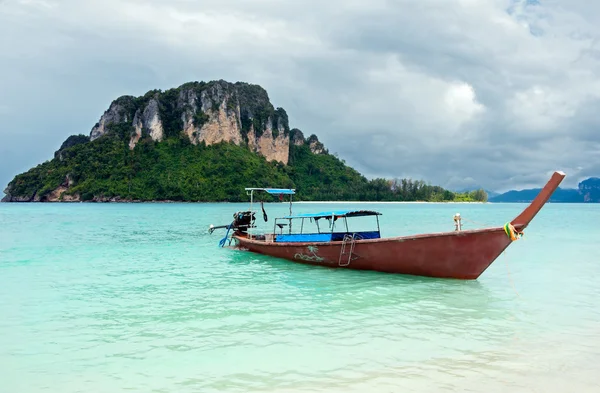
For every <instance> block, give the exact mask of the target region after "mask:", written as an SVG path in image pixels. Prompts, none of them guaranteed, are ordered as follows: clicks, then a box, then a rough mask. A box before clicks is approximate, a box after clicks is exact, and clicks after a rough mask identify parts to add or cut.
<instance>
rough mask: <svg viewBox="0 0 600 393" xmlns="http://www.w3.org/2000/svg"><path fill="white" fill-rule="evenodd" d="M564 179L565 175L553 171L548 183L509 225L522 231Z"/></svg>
mask: <svg viewBox="0 0 600 393" xmlns="http://www.w3.org/2000/svg"><path fill="white" fill-rule="evenodd" d="M564 178H565V173H564V172H562V171H555V172H554V173H553V174H552V177H550V180H548V183H546V185H545V186H544V188H542V190H541V191H540V192H539V193H538V195H537V196H536V197H535V199H534V200H533V201H531V203H530V204H529V206H527V207H526V208H525V210H523V211H522V212H521V214H519V215H518V216H517V217H515V219H513V220H512V221H511V222H510V224H511V225H512V226H513V227H515V228H516V229H517V230H519V231H522V230H523V229H525V228H526V227H527V225H529V223H530V222H531V220H533V218H534V217H535V216H536V215H537V214H538V212H539V211H540V210H541V209H542V207H543V206H544V205H545V204H546V202H548V200H549V199H550V197H551V196H552V194H553V193H554V191H556V189H557V188H558V186H559V185H560V183H561V182H562V180H563V179H564Z"/></svg>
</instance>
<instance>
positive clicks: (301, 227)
mask: <svg viewBox="0 0 600 393" xmlns="http://www.w3.org/2000/svg"><path fill="white" fill-rule="evenodd" d="M303 230H304V218H303V219H302V223H301V224H300V234H302V231H303Z"/></svg>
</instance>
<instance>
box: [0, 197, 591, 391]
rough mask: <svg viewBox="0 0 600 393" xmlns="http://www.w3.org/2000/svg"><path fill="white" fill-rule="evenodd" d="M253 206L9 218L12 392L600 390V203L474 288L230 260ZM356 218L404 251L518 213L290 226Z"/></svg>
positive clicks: (410, 209) (559, 214) (0, 341)
mask: <svg viewBox="0 0 600 393" xmlns="http://www.w3.org/2000/svg"><path fill="white" fill-rule="evenodd" d="M246 207H247V205H245V204H60V205H59V204H1V205H0V392H7V393H12V392H15V393H17V392H18V393H29V392H50V391H52V392H63V393H68V392H121V391H133V392H217V391H219V392H275V391H277V392H282V391H283V392H308V391H328V392H332V391H336V392H337V391H340V392H342V391H344V392H347V391H357V392H358V391H370V392H371V391H372V392H389V391H394V392H395V391H403V392H406V391H423V392H430V391H482V389H483V390H485V391H511V392H514V391H541V392H554V391H556V392H564V391H579V392H581V391H600V376H597V369H598V364H600V308H599V306H598V303H599V300H600V282H599V278H600V225H599V223H600V205H567V204H549V205H546V206H545V207H544V209H543V210H542V211H541V212H540V214H539V215H538V216H537V217H536V218H535V219H534V221H533V223H532V224H531V225H530V226H529V227H528V228H527V230H526V232H525V237H524V238H523V239H521V240H519V241H518V242H515V243H514V244H512V245H511V246H510V247H509V248H508V250H507V251H506V252H505V253H504V254H503V255H502V256H501V257H500V258H499V259H497V260H496V262H495V263H494V264H493V265H492V266H491V267H490V268H489V269H488V270H487V271H486V272H485V273H484V274H483V275H482V276H481V277H480V278H479V279H478V280H476V281H458V280H441V279H431V278H421V277H409V276H400V275H390V274H383V273H375V272H357V271H351V270H342V269H327V268H321V267H312V266H305V265H300V264H295V263H292V262H287V261H282V260H277V259H274V258H270V257H266V256H260V255H255V254H251V253H248V252H244V251H236V250H231V249H221V248H218V246H217V244H218V241H219V239H220V238H221V237H222V236H223V235H224V231H218V232H215V233H214V234H213V235H209V234H208V233H207V228H208V226H209V224H215V225H220V224H227V223H229V222H230V221H231V217H232V214H233V212H235V211H237V210H242V209H245V208H246ZM346 207H349V208H353V207H360V208H369V209H376V210H379V211H381V212H382V213H383V216H382V217H381V229H382V233H383V235H384V236H394V235H405V234H411V233H419V232H429V231H445V230H452V228H453V221H452V217H453V215H454V213H456V212H460V213H461V215H462V216H463V217H464V219H465V228H473V227H481V226H483V225H498V226H499V225H503V224H504V223H505V222H507V221H509V220H510V219H511V218H512V217H514V216H515V215H516V214H517V213H518V212H519V211H520V210H521V209H522V208H523V207H524V205H520V204H346V205H341V204H323V203H320V204H309V203H299V204H295V208H294V212H308V211H321V210H325V209H331V208H334V209H340V208H346ZM265 208H266V210H267V212H268V214H269V222H268V225H269V226H271V225H272V223H273V219H274V218H275V217H276V216H279V215H283V214H286V213H287V212H288V210H287V209H288V206H287V205H284V204H265ZM257 216H261V215H260V214H258V215H257ZM259 222H260V223H261V225H264V226H265V227H266V225H267V224H264V223H262V218H261V219H260V221H259ZM474 223H477V225H475V224H474Z"/></svg>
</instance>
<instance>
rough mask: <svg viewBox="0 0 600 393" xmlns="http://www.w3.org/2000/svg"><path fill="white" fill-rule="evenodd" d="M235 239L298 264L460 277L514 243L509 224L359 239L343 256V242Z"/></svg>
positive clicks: (485, 265)
mask: <svg viewBox="0 0 600 393" xmlns="http://www.w3.org/2000/svg"><path fill="white" fill-rule="evenodd" d="M235 238H236V239H237V240H238V242H239V247H241V248H244V249H247V250H249V251H252V252H256V253H260V254H265V255H270V256H273V257H278V258H283V259H287V260H290V261H294V262H300V263H308V264H313V265H321V266H329V267H345V268H349V269H359V270H376V271H380V272H386V273H401V274H413V275H418V276H429V277H440V278H457V279H476V278H477V277H479V276H480V275H481V273H483V272H484V271H485V269H487V268H488V266H490V264H491V263H492V262H493V261H494V260H495V259H496V258H497V257H498V256H499V255H500V254H501V253H502V251H504V249H505V248H506V247H508V245H509V244H510V243H511V240H510V239H509V238H508V237H507V235H506V233H505V232H504V229H503V228H495V229H490V230H484V231H461V232H451V233H442V234H439V235H420V236H413V237H396V238H387V239H373V240H357V241H356V243H355V246H354V250H353V251H352V254H350V253H349V252H346V253H345V254H343V255H342V242H330V243H265V242H264V241H257V240H250V239H247V238H244V237H241V236H235ZM349 247H350V246H349V244H347V245H346V248H349Z"/></svg>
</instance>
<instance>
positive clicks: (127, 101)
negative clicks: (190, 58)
mask: <svg viewBox="0 0 600 393" xmlns="http://www.w3.org/2000/svg"><path fill="white" fill-rule="evenodd" d="M119 125H120V126H123V125H125V126H128V127H130V129H131V130H130V135H129V138H130V139H129V148H130V149H134V148H135V146H136V144H137V143H138V142H139V141H140V139H141V138H144V137H149V138H151V139H152V140H154V141H157V142H160V141H162V140H163V139H164V138H166V137H168V136H175V135H183V136H184V137H186V138H188V139H189V141H190V142H191V143H193V144H199V143H205V144H206V145H212V144H215V143H220V142H229V143H234V144H236V145H244V144H245V145H247V146H248V147H249V148H250V149H251V150H252V151H253V152H256V153H259V154H261V155H263V156H264V157H265V158H266V159H267V160H268V161H279V162H281V163H283V164H287V163H288V161H289V148H290V139H291V138H290V129H289V124H288V117H287V114H286V112H285V110H283V109H282V108H277V109H275V108H274V107H273V105H272V104H271V103H270V101H269V97H268V94H267V92H266V91H265V90H264V89H263V88H261V87H260V86H257V85H250V84H247V83H240V82H238V83H235V84H232V83H228V82H225V81H213V82H209V83H204V82H193V83H187V84H184V85H182V86H180V87H179V88H177V89H171V90H168V91H166V92H160V91H151V92H148V93H147V94H146V95H145V96H143V97H137V98H134V97H131V96H124V97H120V98H118V99H117V100H115V101H114V102H113V103H111V105H110V107H109V109H108V110H107V111H105V112H104V114H103V115H102V117H101V118H100V121H99V122H98V123H97V124H96V125H95V126H94V127H93V128H92V130H91V132H90V140H91V141H93V140H95V139H98V138H100V137H102V136H103V135H105V134H107V133H108V132H110V130H111V127H114V126H119ZM292 143H293V144H294V145H296V146H298V145H302V144H304V143H309V144H310V147H311V150H312V151H313V152H314V153H316V154H320V153H323V152H324V148H323V145H322V144H321V143H320V142H319V141H318V139H317V138H316V136H314V135H313V136H311V139H310V140H309V141H305V140H304V136H303V135H302V132H301V131H300V130H297V132H296V133H294V138H293V141H292Z"/></svg>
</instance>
